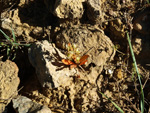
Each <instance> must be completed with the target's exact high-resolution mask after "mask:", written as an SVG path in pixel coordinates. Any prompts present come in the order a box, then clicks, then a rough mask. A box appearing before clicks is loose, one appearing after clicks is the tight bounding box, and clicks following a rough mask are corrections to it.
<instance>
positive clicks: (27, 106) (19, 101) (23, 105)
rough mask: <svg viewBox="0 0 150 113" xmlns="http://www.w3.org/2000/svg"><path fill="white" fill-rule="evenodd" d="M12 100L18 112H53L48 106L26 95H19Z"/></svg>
mask: <svg viewBox="0 0 150 113" xmlns="http://www.w3.org/2000/svg"><path fill="white" fill-rule="evenodd" d="M12 102H13V107H14V109H15V110H16V112H17V113H51V110H50V109H49V108H48V107H46V106H43V105H40V104H38V103H35V102H33V101H32V100H31V99H29V98H27V97H24V96H18V97H17V98H16V99H13V100H12Z"/></svg>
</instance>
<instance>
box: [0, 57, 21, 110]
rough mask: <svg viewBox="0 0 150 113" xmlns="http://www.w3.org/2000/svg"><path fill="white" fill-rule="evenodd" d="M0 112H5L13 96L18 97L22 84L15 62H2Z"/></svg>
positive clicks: (0, 71)
mask: <svg viewBox="0 0 150 113" xmlns="http://www.w3.org/2000/svg"><path fill="white" fill-rule="evenodd" d="M0 82H1V84H0V100H1V103H0V111H3V110H4V108H5V105H7V104H8V103H9V102H10V101H11V99H12V98H13V96H15V95H17V93H18V92H17V88H18V85H19V83H20V80H19V78H18V67H17V65H16V64H15V63H14V62H11V61H9V60H7V61H6V62H2V61H0Z"/></svg>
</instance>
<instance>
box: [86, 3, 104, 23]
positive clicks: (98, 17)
mask: <svg viewBox="0 0 150 113" xmlns="http://www.w3.org/2000/svg"><path fill="white" fill-rule="evenodd" d="M86 3H87V16H88V18H89V20H91V21H94V22H95V21H98V22H100V21H101V22H102V20H103V16H104V14H103V12H102V9H101V0H87V1H86Z"/></svg>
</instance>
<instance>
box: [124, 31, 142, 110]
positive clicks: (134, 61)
mask: <svg viewBox="0 0 150 113" xmlns="http://www.w3.org/2000/svg"><path fill="white" fill-rule="evenodd" d="M127 39H128V43H129V47H130V51H131V56H132V59H133V63H134V66H135V69H136V73H137V75H138V80H139V83H140V89H141V100H140V107H141V113H144V92H143V87H142V82H141V77H140V74H139V71H138V67H137V63H136V59H135V56H134V52H133V49H132V45H131V41H130V37H129V34H128V33H127Z"/></svg>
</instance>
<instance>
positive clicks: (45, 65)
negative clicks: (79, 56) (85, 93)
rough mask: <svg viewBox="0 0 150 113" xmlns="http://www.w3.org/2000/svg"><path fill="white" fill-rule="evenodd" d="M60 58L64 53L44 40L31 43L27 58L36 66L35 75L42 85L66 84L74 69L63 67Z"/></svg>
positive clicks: (63, 56) (51, 86)
mask: <svg viewBox="0 0 150 113" xmlns="http://www.w3.org/2000/svg"><path fill="white" fill-rule="evenodd" d="M62 58H65V55H63V54H62V53H61V52H60V51H59V50H58V49H57V48H56V47H55V46H54V45H52V44H51V43H49V42H48V41H46V40H45V41H42V42H37V43H36V44H33V46H32V47H31V48H30V49H29V60H30V62H31V64H32V65H33V66H34V67H35V68H36V72H37V77H38V79H39V81H40V83H41V85H42V86H43V87H50V88H53V87H58V86H60V85H67V83H69V81H70V80H69V79H70V77H69V76H70V74H75V73H76V71H75V70H69V69H68V68H64V64H62V62H61V59H62ZM68 72H69V73H68Z"/></svg>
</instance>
